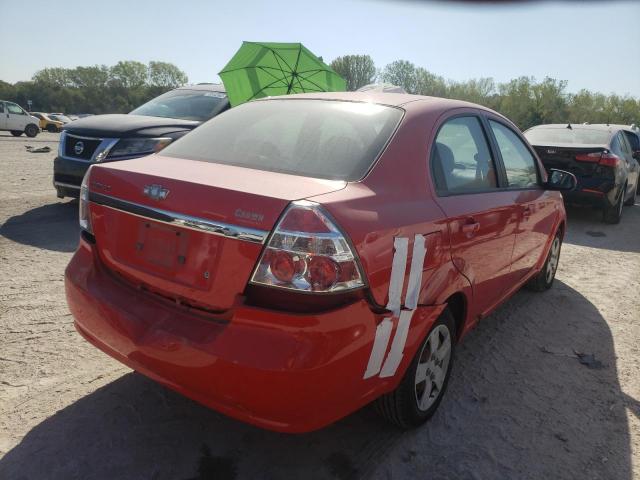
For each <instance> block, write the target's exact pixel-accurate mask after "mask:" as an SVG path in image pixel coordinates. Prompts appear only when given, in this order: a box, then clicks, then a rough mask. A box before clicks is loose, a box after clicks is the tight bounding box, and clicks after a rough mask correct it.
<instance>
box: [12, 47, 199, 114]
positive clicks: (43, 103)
mask: <svg viewBox="0 0 640 480" xmlns="http://www.w3.org/2000/svg"><path fill="white" fill-rule="evenodd" d="M188 81H189V79H188V78H187V75H186V74H185V73H184V72H183V71H182V70H180V69H179V68H178V67H176V66H175V65H173V64H171V63H166V62H149V63H148V64H144V63H141V62H136V61H130V60H128V61H121V62H118V63H117V64H115V65H113V66H107V65H93V66H89V67H76V68H60V67H54V68H44V69H42V70H39V71H38V72H36V73H35V74H34V75H33V77H32V79H31V81H26V82H17V83H15V84H10V83H7V82H4V81H2V80H0V99H2V100H9V101H12V102H16V103H18V104H19V105H21V106H22V107H24V108H27V106H28V100H31V105H32V106H31V110H32V111H35V112H39V111H41V112H66V113H95V114H100V113H127V112H130V111H131V110H133V109H134V108H136V107H138V106H140V105H142V104H143V103H145V102H147V101H148V100H151V99H152V98H153V97H156V96H158V95H160V94H161V93H164V92H166V91H168V90H171V89H172V88H175V87H177V86H180V85H184V84H185V83H187V82H188Z"/></svg>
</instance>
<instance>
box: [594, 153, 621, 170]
mask: <svg viewBox="0 0 640 480" xmlns="http://www.w3.org/2000/svg"><path fill="white" fill-rule="evenodd" d="M598 163H599V164H600V165H604V166H605V167H617V166H618V165H620V157H618V156H617V155H614V154H613V153H609V152H607V153H603V154H602V156H601V157H600V161H599V162H598Z"/></svg>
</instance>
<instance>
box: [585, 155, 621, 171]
mask: <svg viewBox="0 0 640 480" xmlns="http://www.w3.org/2000/svg"><path fill="white" fill-rule="evenodd" d="M576 160H577V161H578V162H590V163H597V164H598V165H604V166H605V167H617V166H618V165H619V164H620V157H618V156H617V155H615V154H613V153H611V152H593V153H582V154H579V155H576Z"/></svg>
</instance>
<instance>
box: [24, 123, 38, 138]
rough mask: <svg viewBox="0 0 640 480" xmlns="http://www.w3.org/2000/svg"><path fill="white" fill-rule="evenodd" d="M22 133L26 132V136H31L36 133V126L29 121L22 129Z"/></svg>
mask: <svg viewBox="0 0 640 480" xmlns="http://www.w3.org/2000/svg"><path fill="white" fill-rule="evenodd" d="M24 133H26V134H27V137H29V138H33V137H35V136H36V135H38V127H36V126H35V125H34V124H32V123H31V124H29V125H27V126H26V128H25V129H24Z"/></svg>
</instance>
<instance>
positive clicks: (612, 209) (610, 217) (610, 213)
mask: <svg viewBox="0 0 640 480" xmlns="http://www.w3.org/2000/svg"><path fill="white" fill-rule="evenodd" d="M626 192H627V186H626V185H625V186H624V189H623V190H622V194H621V195H620V198H619V199H618V201H617V202H616V204H615V205H611V206H609V205H607V206H605V207H604V211H603V212H602V220H603V221H604V222H605V223H612V224H615V223H620V218H622V207H623V206H624V196H625V195H626Z"/></svg>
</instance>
